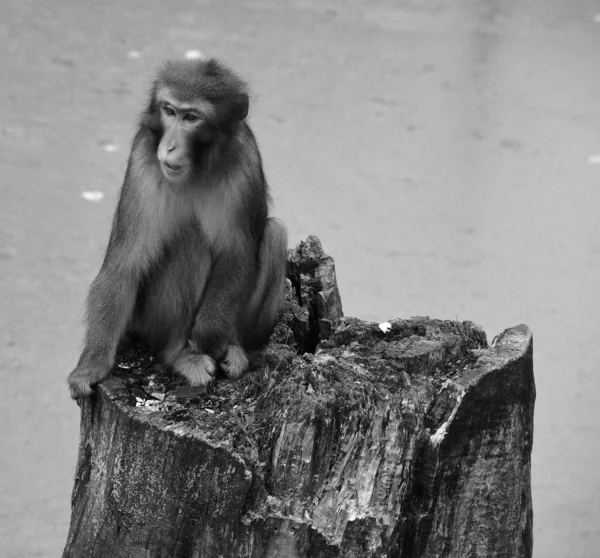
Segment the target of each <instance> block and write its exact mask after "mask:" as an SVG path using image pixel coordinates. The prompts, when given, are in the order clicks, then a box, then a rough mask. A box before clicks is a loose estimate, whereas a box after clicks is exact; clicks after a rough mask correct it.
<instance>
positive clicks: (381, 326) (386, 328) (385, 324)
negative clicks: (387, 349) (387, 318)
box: [379, 322, 392, 333]
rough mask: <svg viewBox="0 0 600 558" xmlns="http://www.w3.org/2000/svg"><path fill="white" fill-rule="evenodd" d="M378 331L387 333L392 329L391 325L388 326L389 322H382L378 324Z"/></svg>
mask: <svg viewBox="0 0 600 558" xmlns="http://www.w3.org/2000/svg"><path fill="white" fill-rule="evenodd" d="M379 329H380V330H381V331H383V333H387V332H388V331H390V329H392V324H390V322H383V323H382V324H379Z"/></svg>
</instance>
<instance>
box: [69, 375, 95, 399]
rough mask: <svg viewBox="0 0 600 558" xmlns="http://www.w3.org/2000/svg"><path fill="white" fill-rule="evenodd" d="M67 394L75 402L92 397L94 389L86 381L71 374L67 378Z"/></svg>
mask: <svg viewBox="0 0 600 558" xmlns="http://www.w3.org/2000/svg"><path fill="white" fill-rule="evenodd" d="M69 393H70V394H71V398H72V399H75V400H76V401H77V400H79V399H83V398H84V397H89V396H90V395H92V393H94V389H93V388H92V385H91V383H90V381H89V380H88V379H86V378H84V377H81V376H74V375H73V374H71V376H69Z"/></svg>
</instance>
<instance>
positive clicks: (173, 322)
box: [132, 229, 217, 386]
mask: <svg viewBox="0 0 600 558" xmlns="http://www.w3.org/2000/svg"><path fill="white" fill-rule="evenodd" d="M210 271H211V257H210V254H209V252H208V250H207V249H206V243H205V241H204V239H203V237H202V233H201V231H200V230H199V229H189V230H187V231H186V232H185V233H182V234H181V235H180V237H179V238H178V239H177V242H173V243H172V245H171V246H170V248H169V252H168V254H167V255H166V256H165V258H164V259H163V260H162V261H161V262H160V271H159V272H157V273H156V276H155V277H154V279H153V281H152V283H150V284H146V285H145V286H144V290H143V293H142V294H141V296H140V300H139V306H140V307H139V308H136V313H135V315H136V316H135V320H134V323H133V325H132V329H133V330H134V331H135V332H136V333H137V334H138V335H140V336H141V337H142V338H143V339H144V340H145V341H146V342H147V343H148V345H149V346H150V347H152V348H153V349H154V350H157V351H160V353H161V357H162V359H163V361H164V362H165V363H166V364H168V365H170V366H172V367H173V368H174V369H175V371H176V372H178V373H179V374H181V375H183V376H184V377H185V378H186V379H187V380H188V381H189V383H190V384H191V385H192V386H201V385H206V384H208V383H209V382H212V381H213V379H214V374H215V371H216V368H217V365H216V363H215V361H214V359H213V358H211V357H210V356H208V355H206V354H203V353H202V351H201V347H199V346H198V344H197V343H192V342H190V341H189V336H190V328H191V324H193V323H194V318H195V315H196V311H197V308H198V306H199V304H200V301H201V299H202V295H203V293H204V290H205V287H206V282H207V278H208V276H209V274H210Z"/></svg>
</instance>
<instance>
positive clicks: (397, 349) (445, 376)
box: [63, 237, 535, 558]
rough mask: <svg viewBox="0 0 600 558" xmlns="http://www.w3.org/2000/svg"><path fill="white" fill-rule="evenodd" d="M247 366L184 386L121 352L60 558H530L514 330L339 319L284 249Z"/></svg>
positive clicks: (85, 412)
mask: <svg viewBox="0 0 600 558" xmlns="http://www.w3.org/2000/svg"><path fill="white" fill-rule="evenodd" d="M288 277H289V279H290V281H289V289H288V302H287V303H286V308H285V311H284V313H283V316H282V318H281V320H280V322H279V324H278V326H277V328H276V330H275V332H274V334H273V336H272V338H271V341H270V343H269V345H268V346H267V348H266V349H265V350H264V351H263V353H262V355H261V357H260V359H259V361H258V362H257V363H256V365H255V367H254V370H253V371H252V372H250V373H248V374H246V375H245V376H244V377H243V378H242V379H241V380H239V381H238V382H231V381H228V380H225V379H218V381H217V382H216V383H215V385H214V386H211V387H209V388H208V389H197V388H190V387H186V386H185V385H184V383H183V381H182V380H181V379H180V378H178V377H175V376H174V375H173V374H172V373H171V372H170V370H168V369H167V368H166V367H165V366H164V365H162V364H160V363H158V362H157V361H155V360H154V358H153V357H152V355H151V354H150V353H148V352H147V351H146V350H145V349H144V348H143V347H142V346H140V345H137V344H136V343H135V342H132V341H127V342H126V343H124V345H123V346H122V348H121V349H120V352H119V358H118V363H117V365H116V366H115V370H114V373H113V375H112V376H111V377H109V378H108V379H107V380H105V381H104V382H102V383H101V384H100V385H99V386H98V389H97V393H96V394H95V395H94V396H93V397H92V398H90V399H89V400H86V401H84V402H83V404H82V406H81V437H80V447H79V458H78V464H77V472H76V477H75V486H74V489H73V496H72V517H71V527H70V532H69V536H68V540H67V544H66V547H65V550H64V554H63V556H64V557H73V558H81V557H84V556H85V557H107V558H108V557H110V558H120V557H123V558H136V557H148V558H150V557H152V558H154V557H164V558H179V557H181V558H187V557H190V558H192V557H198V558H200V557H201V558H212V557H215V558H216V557H223V558H230V557H231V558H239V557H248V558H250V557H252V558H263V557H265V558H275V557H282V558H300V557H310V558H325V557H328V558H330V557H347V558H350V557H353V558H354V557H355V558H369V557H373V558H375V557H382V558H383V557H387V558H392V557H396V558H399V557H403V558H408V557H410V558H413V557H415V558H416V557H431V558H433V557H436V558H439V557H456V558H459V557H460V558H467V557H473V558H481V557H486V558H492V557H510V558H517V557H530V556H531V554H532V503H531V485H530V458H531V446H532V441H533V408H534V401H535V386H534V379H533V364H532V336H531V332H530V331H529V329H528V328H527V327H526V326H524V325H521V326H517V327H514V328H511V329H507V330H506V331H504V333H502V334H501V335H499V336H498V337H497V338H496V339H495V340H494V342H493V343H492V345H491V346H490V347H488V344H487V341H486V336H485V333H484V332H483V331H482V330H481V328H480V327H478V326H476V325H475V324H473V323H471V322H462V323H459V322H454V321H441V320H432V319H429V318H411V319H408V320H400V319H399V320H392V321H391V322H389V323H385V324H376V323H369V322H365V321H361V320H358V319H355V318H342V308H341V301H340V297H339V292H338V289H337V284H336V282H335V268H334V265H333V260H332V259H331V258H329V257H328V256H326V255H325V254H324V253H323V250H322V248H321V246H320V243H319V241H318V239H316V238H315V237H309V239H308V240H307V241H306V242H303V243H300V245H299V246H298V247H297V248H296V249H295V250H292V251H290V255H289V270H288Z"/></svg>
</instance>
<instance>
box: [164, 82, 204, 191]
mask: <svg viewBox="0 0 600 558" xmlns="http://www.w3.org/2000/svg"><path fill="white" fill-rule="evenodd" d="M157 97H158V98H157V101H158V110H159V111H160V122H161V128H162V131H163V133H162V137H161V139H160V142H159V144H158V150H157V156H158V161H159V163H160V169H161V171H162V173H163V175H164V176H165V178H166V179H167V180H168V181H169V182H173V183H181V182H185V181H186V180H188V179H189V178H190V177H191V175H192V173H193V171H194V162H195V160H196V159H197V155H198V153H197V152H198V151H202V149H204V148H206V146H208V145H209V144H210V142H211V141H212V140H213V139H214V136H215V134H216V129H215V126H214V125H213V120H214V110H213V107H212V105H211V104H210V103H207V102H205V101H197V102H194V103H189V104H187V103H186V104H182V103H179V102H177V101H175V99H174V98H173V97H171V96H170V95H168V93H167V92H161V93H160V94H159V95H158V96H157Z"/></svg>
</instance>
